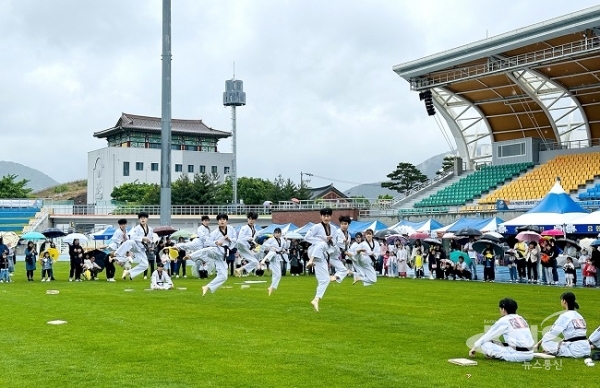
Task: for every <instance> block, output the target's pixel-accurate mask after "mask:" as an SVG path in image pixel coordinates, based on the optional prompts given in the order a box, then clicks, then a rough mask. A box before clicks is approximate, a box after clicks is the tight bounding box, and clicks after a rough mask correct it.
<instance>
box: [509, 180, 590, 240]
mask: <svg viewBox="0 0 600 388" xmlns="http://www.w3.org/2000/svg"><path fill="white" fill-rule="evenodd" d="M586 215H588V212H586V211H585V210H584V209H583V208H582V207H581V206H579V205H578V204H577V202H575V201H574V200H573V199H572V198H571V196H570V195H568V194H567V193H565V190H564V189H563V188H562V186H561V185H560V181H558V180H557V181H556V183H555V184H554V186H553V187H552V189H551V190H550V191H549V192H548V194H546V196H545V197H544V198H543V199H542V200H541V201H540V203H538V204H537V205H536V206H535V207H534V208H533V209H531V210H529V211H528V212H527V213H525V214H523V215H520V216H519V217H517V218H514V219H512V220H510V221H506V222H504V223H502V224H501V225H500V227H499V232H500V233H505V234H517V227H519V226H524V225H536V226H539V227H541V228H543V230H547V229H557V228H559V229H562V228H563V227H566V226H567V225H570V224H571V223H572V222H573V221H575V220H577V219H578V218H582V217H583V216H586ZM570 226H571V225H570ZM571 227H572V230H574V231H575V232H576V233H586V232H585V231H583V230H582V231H580V230H577V229H576V227H573V226H571ZM567 229H568V228H567ZM567 233H570V232H569V230H567ZM587 233H589V232H587Z"/></svg>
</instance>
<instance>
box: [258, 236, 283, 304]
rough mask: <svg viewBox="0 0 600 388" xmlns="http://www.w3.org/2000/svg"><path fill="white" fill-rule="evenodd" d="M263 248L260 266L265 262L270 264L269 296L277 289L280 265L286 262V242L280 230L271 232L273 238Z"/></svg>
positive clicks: (279, 278)
mask: <svg viewBox="0 0 600 388" xmlns="http://www.w3.org/2000/svg"><path fill="white" fill-rule="evenodd" d="M263 248H265V252H267V254H266V255H265V257H264V259H262V260H261V262H260V263H261V264H263V265H264V264H265V263H266V262H269V263H271V265H270V266H269V268H271V273H272V275H271V285H270V286H269V289H268V291H269V296H270V295H271V293H272V292H273V290H276V289H277V287H279V281H280V280H281V263H283V262H286V261H287V249H288V242H287V241H286V240H284V239H282V238H281V229H280V228H275V230H274V231H273V237H271V238H270V239H268V240H267V241H265V243H264V244H263Z"/></svg>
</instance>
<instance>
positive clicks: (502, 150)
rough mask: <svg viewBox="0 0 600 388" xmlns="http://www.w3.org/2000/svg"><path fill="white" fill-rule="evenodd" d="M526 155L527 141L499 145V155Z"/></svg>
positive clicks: (502, 156)
mask: <svg viewBox="0 0 600 388" xmlns="http://www.w3.org/2000/svg"><path fill="white" fill-rule="evenodd" d="M523 155H525V143H524V142H523V143H517V144H507V145H499V146H498V157H499V158H506V157H510V156H523Z"/></svg>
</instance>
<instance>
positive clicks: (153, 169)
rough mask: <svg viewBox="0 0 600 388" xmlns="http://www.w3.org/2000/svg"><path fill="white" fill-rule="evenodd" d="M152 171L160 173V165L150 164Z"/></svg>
mask: <svg viewBox="0 0 600 388" xmlns="http://www.w3.org/2000/svg"><path fill="white" fill-rule="evenodd" d="M150 171H158V163H150Z"/></svg>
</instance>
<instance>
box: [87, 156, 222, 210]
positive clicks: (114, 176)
mask: <svg viewBox="0 0 600 388" xmlns="http://www.w3.org/2000/svg"><path fill="white" fill-rule="evenodd" d="M232 159H233V154H231V153H221V152H197V151H176V150H173V151H171V181H172V182H174V181H176V180H177V179H179V177H180V176H181V175H182V174H187V175H188V177H189V178H190V179H193V177H194V175H195V174H196V173H199V172H200V166H205V168H206V173H207V174H211V173H212V168H213V166H216V168H217V174H218V175H219V178H220V180H221V181H223V179H224V177H225V169H226V168H227V169H231V164H232ZM124 162H129V176H124V175H123V172H124V171H123V166H124ZM136 163H142V164H143V165H142V169H141V170H137V168H136ZM152 163H157V164H158V170H157V171H152ZM176 165H181V169H182V171H181V172H176V171H175V170H176ZM190 165H191V166H193V170H194V172H193V173H188V166H190ZM135 181H138V182H140V183H156V184H159V185H160V149H150V148H125V147H106V148H101V149H98V150H95V151H90V152H88V187H87V188H88V197H87V202H88V204H94V203H98V202H100V201H110V200H111V199H112V198H111V196H110V194H111V193H112V191H113V189H114V188H115V187H118V186H121V185H122V184H124V183H132V182H135Z"/></svg>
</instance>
